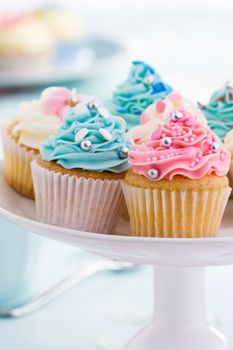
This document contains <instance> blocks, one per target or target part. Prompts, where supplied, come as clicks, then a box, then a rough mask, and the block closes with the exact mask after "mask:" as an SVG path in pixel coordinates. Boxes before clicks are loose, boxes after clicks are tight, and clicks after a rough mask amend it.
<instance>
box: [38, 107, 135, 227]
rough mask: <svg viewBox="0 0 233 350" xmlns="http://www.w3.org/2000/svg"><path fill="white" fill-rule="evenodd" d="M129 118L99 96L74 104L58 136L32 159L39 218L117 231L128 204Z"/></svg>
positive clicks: (55, 223) (48, 142)
mask: <svg viewBox="0 0 233 350" xmlns="http://www.w3.org/2000/svg"><path fill="white" fill-rule="evenodd" d="M125 126H126V125H125V122H124V120H123V119H122V118H120V117H113V116H112V115H110V113H109V112H108V111H107V110H106V109H105V108H103V107H102V106H101V105H100V104H99V103H98V102H96V101H89V102H84V103H80V104H78V105H77V106H76V107H75V108H71V109H69V111H68V113H67V115H66V117H65V119H64V121H63V124H62V126H61V128H60V129H59V131H58V133H57V135H56V136H53V137H50V138H49V139H48V141H47V142H46V143H45V144H44V145H43V147H42V149H41V158H38V159H37V160H36V161H34V162H32V174H33V182H34V188H35V199H36V209H37V217H38V220H40V221H42V222H45V223H48V224H52V225H56V226H62V227H66V228H71V229H76V230H82V231H91V232H99V233H111V232H112V230H113V228H114V227H115V225H116V223H117V221H118V219H119V217H120V215H121V213H122V211H123V209H124V204H125V200H124V196H123V192H122V188H121V182H122V180H123V179H124V177H125V172H126V170H127V169H128V168H129V164H128V151H129V147H130V141H129V140H128V138H127V136H126V133H125Z"/></svg>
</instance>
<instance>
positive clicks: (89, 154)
mask: <svg viewBox="0 0 233 350" xmlns="http://www.w3.org/2000/svg"><path fill="white" fill-rule="evenodd" d="M129 147H130V141H129V140H128V139H127V137H126V134H125V122H124V121H123V120H122V118H120V117H113V116H112V115H110V113H109V112H108V111H107V110H106V109H105V108H103V107H102V106H101V105H100V104H99V103H98V102H96V101H89V102H82V103H79V104H78V105H77V106H76V107H74V108H70V109H69V111H68V113H67V115H66V116H65V119H64V121H63V124H62V126H61V128H60V129H59V131H58V134H57V135H56V136H54V137H50V138H49V139H48V141H47V142H46V143H45V144H44V145H43V147H42V149H41V155H42V158H43V159H44V160H47V161H52V160H53V161H56V162H57V163H58V164H60V165H62V166H63V167H64V168H67V169H74V168H79V169H85V170H93V171H97V172H102V171H110V172H114V173H119V172H122V171H125V170H127V168H128V167H129V164H128V151H129Z"/></svg>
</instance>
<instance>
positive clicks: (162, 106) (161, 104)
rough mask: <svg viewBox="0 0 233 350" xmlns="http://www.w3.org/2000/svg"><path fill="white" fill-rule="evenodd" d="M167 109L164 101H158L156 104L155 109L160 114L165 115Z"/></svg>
mask: <svg viewBox="0 0 233 350" xmlns="http://www.w3.org/2000/svg"><path fill="white" fill-rule="evenodd" d="M165 107H166V103H164V102H163V101H158V102H156V104H155V108H156V109H157V112H158V113H163V112H164V110H165Z"/></svg>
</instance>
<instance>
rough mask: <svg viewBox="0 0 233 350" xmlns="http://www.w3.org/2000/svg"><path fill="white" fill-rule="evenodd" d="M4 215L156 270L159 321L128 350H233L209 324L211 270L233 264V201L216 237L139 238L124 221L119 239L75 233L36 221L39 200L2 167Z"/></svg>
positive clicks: (48, 234) (0, 212)
mask: <svg viewBox="0 0 233 350" xmlns="http://www.w3.org/2000/svg"><path fill="white" fill-rule="evenodd" d="M0 188H1V195H0V215H2V216H4V217H5V218H7V219H9V220H10V221H13V222H14V223H15V224H18V225H19V226H22V227H23V228H25V229H26V230H29V231H33V232H35V233H38V234H40V235H43V236H45V237H48V238H52V239H56V240H60V241H63V242H65V243H68V244H71V245H77V246H79V247H82V248H84V249H86V250H89V251H91V252H93V253H96V254H99V255H102V256H105V257H108V258H110V259H118V260H125V261H129V262H133V263H137V264H149V265H153V266H154V280H155V285H154V317H153V319H152V321H151V323H150V324H149V325H148V326H146V327H145V328H144V329H143V330H142V331H141V332H139V333H138V334H136V335H135V336H134V338H133V339H132V340H131V341H130V342H129V343H128V345H126V348H125V349H124V350H155V349H156V350H171V349H172V350H224V349H225V350H226V349H227V350H233V345H232V343H231V342H230V341H229V340H228V339H227V338H226V337H225V336H224V335H223V334H221V333H220V332H219V331H217V330H216V329H215V328H214V327H213V326H211V325H209V324H208V321H207V315H206V306H205V288H204V282H205V279H204V268H205V266H213V265H227V264H233V202H232V201H230V202H229V204H228V207H227V210H226V212H225V216H224V220H223V223H222V226H221V230H220V235H219V236H218V237H215V238H197V239H193V238H187V239H185V238H178V239H169V238H138V237H130V236H127V234H128V233H129V223H128V222H127V221H126V220H125V221H124V220H123V219H122V220H121V221H120V223H119V225H118V227H117V228H116V232H115V233H116V234H117V235H104V234H96V233H88V232H80V231H74V230H69V229H65V228H61V227H56V226H50V225H46V224H43V223H40V222H38V221H36V219H35V206H34V202H33V201H32V200H30V199H26V198H24V197H22V196H20V195H18V194H17V193H16V192H14V191H13V190H12V189H11V188H9V187H8V185H7V184H6V183H5V180H4V176H3V167H2V163H1V164H0Z"/></svg>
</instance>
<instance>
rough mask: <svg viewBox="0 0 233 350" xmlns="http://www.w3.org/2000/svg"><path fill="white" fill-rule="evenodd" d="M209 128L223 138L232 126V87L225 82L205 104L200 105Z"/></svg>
mask: <svg viewBox="0 0 233 350" xmlns="http://www.w3.org/2000/svg"><path fill="white" fill-rule="evenodd" d="M201 108H202V109H203V111H204V114H205V117H206V118H207V121H208V125H209V127H210V129H211V130H212V131H213V132H214V133H215V134H216V135H217V136H218V137H219V138H220V140H221V141H223V140H224V137H225V136H226V134H227V133H228V132H229V131H230V130H231V129H232V128H233V89H232V88H231V87H230V86H229V85H228V84H226V86H224V87H223V88H222V89H220V90H218V91H216V92H214V94H213V95H212V96H211V98H210V101H209V103H208V104H207V105H205V106H203V105H201Z"/></svg>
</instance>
